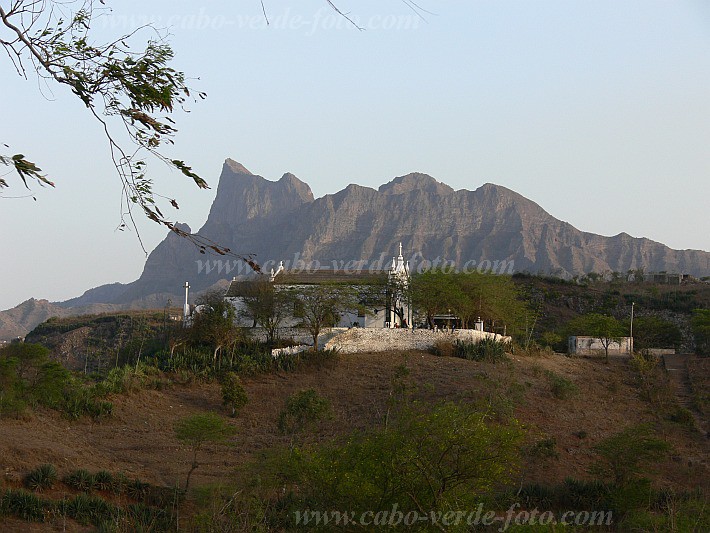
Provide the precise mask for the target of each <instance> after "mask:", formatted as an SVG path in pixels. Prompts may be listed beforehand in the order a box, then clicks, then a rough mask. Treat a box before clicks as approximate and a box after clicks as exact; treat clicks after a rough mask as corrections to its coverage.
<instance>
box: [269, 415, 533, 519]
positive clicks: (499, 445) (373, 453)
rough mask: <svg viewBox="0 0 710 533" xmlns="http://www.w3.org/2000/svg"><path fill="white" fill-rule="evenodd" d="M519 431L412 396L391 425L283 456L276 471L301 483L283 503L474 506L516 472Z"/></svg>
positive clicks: (291, 483)
mask: <svg viewBox="0 0 710 533" xmlns="http://www.w3.org/2000/svg"><path fill="white" fill-rule="evenodd" d="M521 438H522V432H521V431H520V429H519V428H518V426H517V424H516V423H515V422H514V421H511V422H510V423H509V424H497V423H495V422H493V421H492V420H490V418H489V416H488V414H487V413H485V412H483V411H478V410H476V408H474V407H472V406H470V405H467V404H456V403H452V402H442V403H439V404H437V405H435V406H433V408H429V407H428V406H424V405H420V404H413V405H412V406H411V407H410V408H406V409H403V410H402V411H401V412H400V413H399V414H398V416H397V417H395V418H394V419H393V420H391V422H390V424H389V425H388V427H387V428H378V429H375V430H372V431H369V432H366V433H362V432H353V433H352V434H350V435H348V438H347V439H346V440H344V441H343V442H342V443H325V444H321V445H318V446H314V447H311V448H306V449H303V450H300V449H299V450H296V451H295V452H293V453H292V454H290V455H289V456H287V455H284V456H282V458H281V461H283V463H282V464H279V465H276V468H277V471H278V472H284V474H285V479H286V481H287V482H288V483H289V485H287V487H289V486H290V487H291V488H297V491H296V493H295V494H294V496H292V498H295V500H293V501H289V500H288V497H285V498H284V500H282V501H281V502H280V504H281V505H284V506H292V508H301V509H303V508H307V507H305V506H306V505H308V506H312V508H320V507H322V508H333V509H343V508H346V509H349V510H352V511H354V512H360V511H363V510H367V509H379V508H391V507H392V505H395V504H396V505H397V506H398V507H399V508H400V509H401V510H402V512H404V513H405V514H406V513H407V512H408V511H412V510H415V509H421V508H424V509H436V510H437V511H442V512H446V511H449V510H452V509H461V508H467V506H471V508H473V507H475V505H476V504H477V502H479V501H480V500H481V498H482V496H483V495H485V494H488V493H489V492H490V491H491V490H492V489H493V487H495V486H498V485H499V484H501V483H505V482H506V481H508V480H509V479H510V476H511V474H513V473H514V472H515V470H516V463H517V459H518V451H519V443H520V440H521ZM281 486H282V487H283V484H282V485H281ZM291 516H293V515H291ZM292 525H293V524H291V526H292ZM286 529H289V528H286Z"/></svg>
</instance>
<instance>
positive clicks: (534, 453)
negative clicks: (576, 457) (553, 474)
mask: <svg viewBox="0 0 710 533" xmlns="http://www.w3.org/2000/svg"><path fill="white" fill-rule="evenodd" d="M556 447H557V440H556V439H555V438H554V437H548V438H546V439H541V440H539V441H537V442H536V443H534V444H532V445H530V446H528V448H527V452H528V455H529V456H531V457H537V458H540V459H550V458H554V459H557V458H558V457H559V456H560V454H559V453H557V450H556V449H555V448H556Z"/></svg>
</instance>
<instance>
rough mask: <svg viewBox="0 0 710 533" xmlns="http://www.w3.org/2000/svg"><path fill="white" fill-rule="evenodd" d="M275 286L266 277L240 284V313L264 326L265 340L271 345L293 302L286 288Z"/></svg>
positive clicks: (256, 323) (291, 309) (254, 322)
mask: <svg viewBox="0 0 710 533" xmlns="http://www.w3.org/2000/svg"><path fill="white" fill-rule="evenodd" d="M280 289H281V288H280V287H278V288H277V287H275V286H274V284H273V283H271V282H270V281H269V280H268V279H257V280H255V281H246V282H244V283H243V284H242V301H243V302H244V308H243V309H242V311H241V315H242V316H243V317H244V318H247V319H248V320H251V321H252V322H253V324H254V325H255V326H256V325H258V326H259V327H261V328H264V330H265V331H266V335H267V341H268V342H269V344H271V345H273V343H274V342H275V340H276V337H277V335H278V330H279V328H280V327H281V324H282V323H283V321H284V320H285V319H286V318H287V317H288V316H289V315H290V314H291V312H292V311H293V302H292V301H291V298H290V295H289V293H288V291H286V290H280Z"/></svg>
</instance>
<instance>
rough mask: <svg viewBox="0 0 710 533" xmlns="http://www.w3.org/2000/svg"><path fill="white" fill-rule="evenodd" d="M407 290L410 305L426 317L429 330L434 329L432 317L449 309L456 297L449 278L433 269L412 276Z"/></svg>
mask: <svg viewBox="0 0 710 533" xmlns="http://www.w3.org/2000/svg"><path fill="white" fill-rule="evenodd" d="M409 290H410V294H411V300H412V305H413V306H414V308H415V309H418V310H419V311H420V312H421V313H422V314H423V315H424V316H425V317H426V321H427V324H428V325H429V327H430V328H433V327H434V316H435V315H438V314H441V313H443V312H444V311H445V310H446V309H448V308H450V307H451V304H452V302H453V301H454V298H455V295H456V291H455V288H454V286H453V285H452V283H451V278H449V277H448V275H447V274H445V273H444V272H442V271H441V270H434V269H431V270H426V271H424V272H421V273H417V274H415V275H413V276H412V279H411V281H410V284H409Z"/></svg>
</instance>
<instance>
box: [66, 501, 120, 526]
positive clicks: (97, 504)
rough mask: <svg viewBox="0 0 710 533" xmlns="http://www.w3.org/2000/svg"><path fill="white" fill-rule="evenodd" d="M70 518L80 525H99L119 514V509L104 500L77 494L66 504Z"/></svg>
mask: <svg viewBox="0 0 710 533" xmlns="http://www.w3.org/2000/svg"><path fill="white" fill-rule="evenodd" d="M65 510H66V513H67V515H68V516H70V517H71V518H73V519H74V520H76V521H77V522H79V523H80V524H83V525H87V524H94V525H99V524H100V523H102V522H105V521H106V520H110V519H111V518H113V517H114V516H117V515H118V514H119V509H118V508H117V507H115V506H114V505H112V504H110V503H108V502H107V501H106V500H104V499H103V498H100V497H98V496H91V495H88V494H77V495H76V496H74V498H72V499H71V500H67V501H66V503H65Z"/></svg>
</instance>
